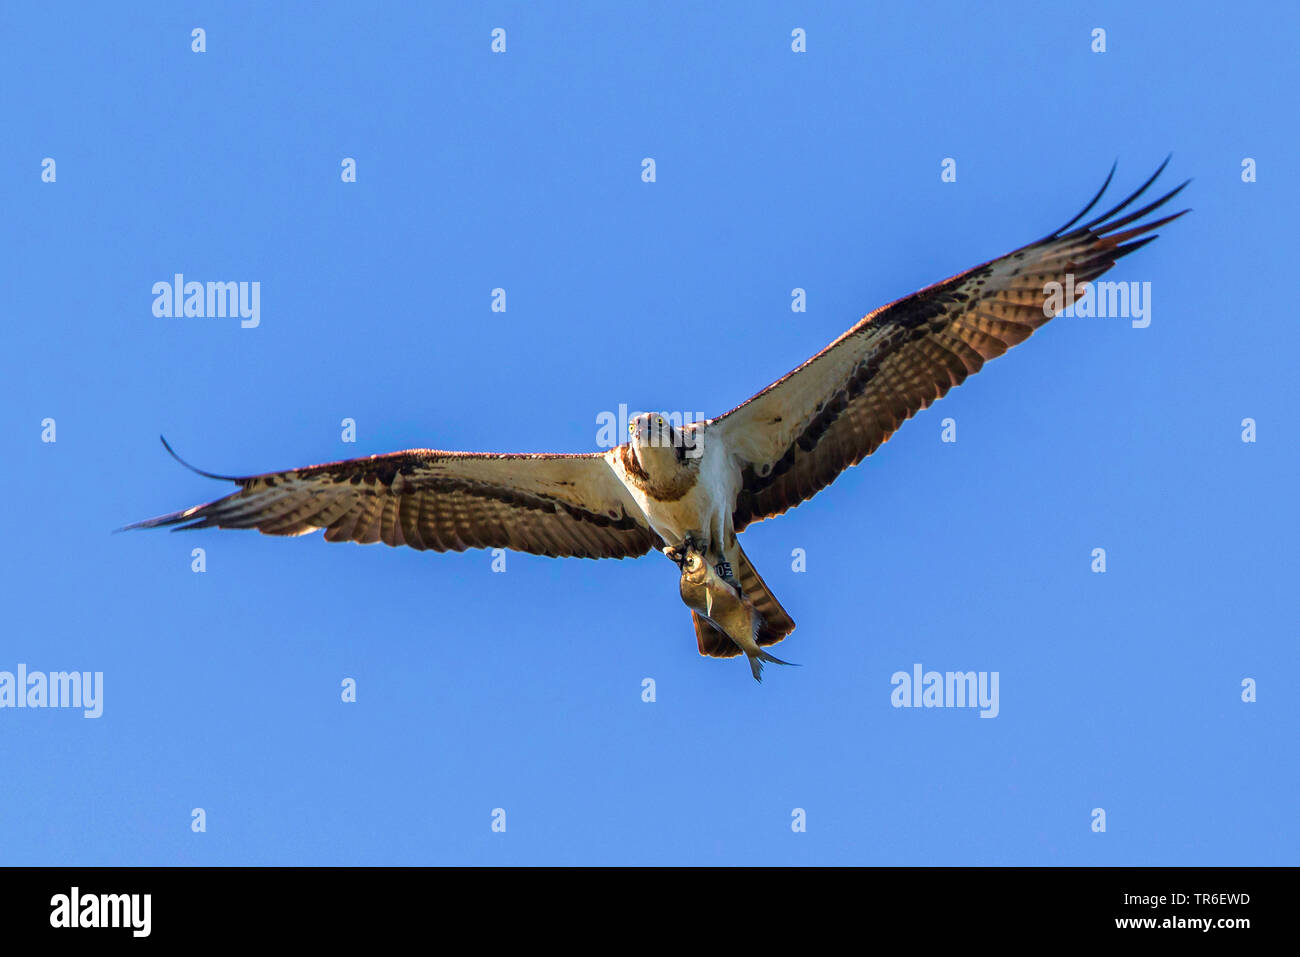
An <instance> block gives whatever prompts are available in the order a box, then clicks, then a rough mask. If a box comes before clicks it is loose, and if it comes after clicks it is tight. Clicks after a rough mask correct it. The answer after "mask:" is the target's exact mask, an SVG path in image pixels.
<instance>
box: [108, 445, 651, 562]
mask: <svg viewBox="0 0 1300 957" xmlns="http://www.w3.org/2000/svg"><path fill="white" fill-rule="evenodd" d="M163 444H164V446H166V444H167V443H166V442H165V441H164V442H163ZM167 450H168V451H169V452H170V451H171V448H170V447H168V449H167ZM173 454H175V453H173ZM196 471H197V470H196ZM201 474H204V475H207V476H208V477H210V478H219V479H227V480H229V481H233V482H235V483H236V484H238V485H239V486H240V488H239V491H237V492H233V493H232V494H230V495H227V496H226V497H225V498H222V499H218V500H217V501H215V502H208V503H207V504H206V505H195V506H194V507H193V508H187V509H185V510H184V511H180V512H173V513H172V514H170V515H163V516H160V517H159V518H152V519H148V520H147V521H143V522H137V523H136V524H134V525H128V526H127V528H153V527H157V526H161V525H171V526H176V527H178V528H207V527H210V526H216V527H218V528H256V529H257V530H258V531H261V532H264V533H265V534H267V535H305V534H307V533H308V532H314V531H318V530H319V529H322V528H323V529H325V539H326V541H331V542H339V541H349V542H360V543H362V544H370V543H373V542H383V543H384V544H386V545H409V546H411V547H412V548H418V549H432V550H434V551H439V552H443V551H456V552H459V551H464V550H465V549H467V548H510V549H514V550H516V551H521V552H531V553H533V554H535V555H549V556H554V557H560V556H576V557H581V558H624V557H632V556H636V555H644V554H645V553H646V552H648V551H650V549H652V548H657V547H659V546H660V545H661V544H662V543H661V541H660V539H659V536H658V535H657V534H655V532H654V531H652V530H651V529H650V527H649V526H648V525H647V523H646V521H645V518H644V516H643V515H642V514H641V510H640V509H639V508H638V507H637V505H636V503H635V502H634V501H633V500H632V497H631V496H630V495H629V494H628V492H627V490H626V489H625V488H624V487H623V485H622V483H621V482H619V480H618V479H617V478H616V477H615V476H614V473H613V471H612V470H611V469H610V467H609V466H608V465H607V464H606V462H605V461H604V459H603V458H602V457H601V456H600V455H598V454H593V455H496V454H488V453H473V452H440V451H436V450H432V449H412V450H409V451H405V452H393V453H390V454H388V455H372V456H370V457H368V458H359V459H347V460H345V461H341V462H330V463H328V464H325V465H312V466H308V467H306V468H300V469H290V470H288V471H285V472H268V473H266V474H263V475H250V476H244V477H235V476H225V475H212V474H211V473H206V472H204V473H201Z"/></svg>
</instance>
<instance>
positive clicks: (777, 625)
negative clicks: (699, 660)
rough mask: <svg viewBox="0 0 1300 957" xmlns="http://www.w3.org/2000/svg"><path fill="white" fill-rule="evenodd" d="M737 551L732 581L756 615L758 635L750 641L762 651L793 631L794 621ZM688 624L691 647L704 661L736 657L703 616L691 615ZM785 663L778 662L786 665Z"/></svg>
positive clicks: (735, 651)
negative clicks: (692, 639) (692, 634)
mask: <svg viewBox="0 0 1300 957" xmlns="http://www.w3.org/2000/svg"><path fill="white" fill-rule="evenodd" d="M737 549H738V551H739V556H738V560H737V562H736V578H737V580H738V581H739V582H740V588H741V590H742V591H743V592H744V594H745V597H746V598H747V599H749V600H750V601H751V602H753V604H754V609H755V610H756V611H757V612H758V613H759V625H758V631H757V632H756V633H755V635H754V639H755V640H756V641H757V642H758V643H759V645H761V646H763V647H766V646H768V645H774V644H776V643H777V642H778V641H782V640H783V639H784V638H785V637H786V636H787V635H789V634H790V632H792V631H794V627H795V626H794V619H793V618H791V617H790V615H789V614H788V613H787V612H786V610H785V609H784V608H782V607H781V603H780V602H779V601H777V600H776V596H774V595H773V594H772V593H771V592H770V591H768V589H767V583H766V582H764V581H763V578H762V576H761V575H759V574H758V572H757V571H756V570H755V569H754V566H753V565H752V564H750V561H749V558H748V557H747V556H746V555H745V552H744V550H743V549H740V548H739V546H737ZM691 621H692V622H693V624H694V625H695V643H696V645H697V646H698V647H699V649H700V654H701V655H704V656H705V657H706V658H734V657H736V655H738V654H740V653H741V652H740V648H739V647H738V646H737V645H736V643H735V642H734V641H732V640H731V639H730V638H728V637H727V634H726V632H724V631H723V630H722V629H721V628H718V627H717V626H716V625H714V624H713V622H711V621H709V619H707V618H705V617H704V616H703V615H699V614H696V613H695V612H691ZM774 660H775V659H774ZM786 663H787V662H781V664H786Z"/></svg>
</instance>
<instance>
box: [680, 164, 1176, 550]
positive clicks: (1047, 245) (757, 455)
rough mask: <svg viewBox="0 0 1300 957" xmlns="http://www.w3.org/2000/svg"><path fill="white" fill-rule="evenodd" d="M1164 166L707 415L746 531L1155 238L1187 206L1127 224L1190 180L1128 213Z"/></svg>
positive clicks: (738, 524) (886, 311)
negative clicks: (737, 483)
mask: <svg viewBox="0 0 1300 957" xmlns="http://www.w3.org/2000/svg"><path fill="white" fill-rule="evenodd" d="M1165 163H1168V160H1166V161H1165ZM1163 169H1164V164H1161V166H1160V169H1158V170H1156V172H1155V175H1153V176H1152V177H1151V178H1150V179H1149V180H1147V182H1146V183H1145V184H1144V185H1143V186H1142V187H1141V188H1140V189H1139V190H1138V191H1137V192H1135V193H1134V194H1133V195H1132V196H1130V197H1128V199H1126V200H1124V202H1122V203H1120V204H1119V205H1118V206H1116V207H1115V208H1114V209H1111V210H1110V211H1108V212H1106V213H1104V214H1103V215H1101V216H1098V217H1096V218H1095V219H1093V220H1092V221H1091V222H1088V223H1086V224H1085V225H1082V226H1078V227H1075V228H1073V229H1071V228H1070V227H1072V226H1074V224H1075V223H1077V222H1078V221H1079V220H1081V219H1082V218H1083V217H1084V216H1085V215H1087V213H1088V212H1089V211H1090V210H1091V209H1092V208H1093V207H1094V206H1095V205H1096V203H1097V201H1098V200H1099V199H1101V196H1102V193H1104V192H1105V191H1106V187H1107V186H1108V185H1109V184H1110V177H1109V176H1108V177H1107V178H1106V182H1105V183H1104V184H1103V185H1102V188H1101V190H1100V191H1098V193H1097V195H1096V196H1095V197H1093V200H1092V202H1091V203H1089V204H1088V205H1087V206H1086V207H1085V208H1084V210H1083V212H1081V213H1079V215H1078V216H1076V217H1075V218H1074V219H1072V220H1070V222H1068V223H1066V224H1065V226H1063V227H1062V228H1061V229H1059V230H1057V231H1056V232H1055V233H1052V234H1051V235H1050V236H1046V237H1044V238H1043V239H1041V240H1039V241H1038V242H1035V243H1031V244H1030V245H1028V246H1024V247H1022V248H1021V249H1017V250H1015V251H1014V252H1011V253H1008V254H1007V255H1005V256H1002V257H1001V258H999V259H994V260H992V261H990V262H987V263H985V264H984V265H982V266H976V267H975V268H974V269H970V270H968V271H966V272H964V273H961V274H960V275H958V276H954V277H952V278H951V279H947V280H945V281H943V282H940V283H936V284H935V285H933V286H930V287H928V288H926V289H923V290H921V291H920V292H917V293H914V294H913V295H911V296H908V297H906V298H905V299H900V300H898V301H897V302H894V303H891V304H890V305H888V306H884V307H882V308H880V309H877V310H876V311H875V312H873V313H871V314H870V315H868V316H867V317H866V318H864V319H863V320H862V321H861V322H859V323H858V324H857V325H856V326H854V327H853V328H852V329H850V330H849V331H848V332H846V333H845V334H844V335H842V336H841V337H840V338H839V339H837V340H835V342H833V343H831V344H830V345H829V346H827V347H826V348H825V349H823V350H822V351H821V352H820V353H818V354H817V355H815V356H813V358H811V359H809V360H808V361H807V362H805V363H804V364H803V365H802V366H800V367H799V368H798V369H795V370H794V371H793V372H791V373H790V374H789V375H787V376H786V377H785V378H783V379H781V380H779V381H777V382H775V383H773V384H772V385H770V386H768V387H767V388H766V389H764V390H763V391H762V392H760V393H759V394H758V395H756V396H754V397H753V398H752V399H750V400H749V401H748V402H745V403H744V404H743V405H740V406H738V407H737V408H735V409H733V410H731V411H730V412H728V413H726V414H725V415H723V416H721V417H719V418H717V419H715V420H713V421H711V422H709V423H708V424H707V426H706V432H705V437H706V439H705V440H706V441H708V440H709V437H710V436H716V437H718V438H720V439H721V440H722V442H723V444H724V446H725V447H726V448H727V449H728V450H729V451H730V452H731V453H732V454H734V455H736V456H737V457H738V459H739V463H740V466H741V468H742V487H741V490H740V494H739V496H738V498H737V502H736V509H735V515H734V523H735V528H736V531H740V530H741V529H743V528H744V527H745V526H746V525H748V524H750V523H751V522H756V521H760V520H762V519H764V518H769V517H771V516H773V515H779V514H781V513H782V512H784V511H786V509H789V508H792V507H793V506H795V505H798V504H799V503H800V502H802V501H805V500H806V499H809V498H811V497H812V496H813V495H815V494H816V493H817V492H818V491H819V490H821V489H823V488H825V487H826V486H827V485H829V484H830V483H831V482H833V481H834V480H835V478H836V477H837V476H838V475H839V474H840V473H841V472H842V471H844V470H845V469H846V468H849V467H850V466H852V465H856V464H857V463H858V462H860V461H862V459H863V458H864V457H866V456H867V455H870V454H871V453H872V452H874V451H875V450H876V449H877V448H879V447H880V446H881V445H882V444H883V443H884V442H885V441H886V440H887V439H888V438H889V437H890V436H891V435H892V434H893V433H894V431H895V430H896V429H897V428H898V427H899V426H900V425H902V424H903V422H904V421H906V420H907V419H909V418H911V417H912V416H913V415H915V414H916V413H917V412H919V411H920V410H921V409H924V408H926V407H927V406H929V405H930V403H931V402H933V401H934V400H935V399H938V398H940V397H941V396H943V395H944V394H945V393H946V392H947V391H948V390H949V389H950V388H951V387H953V386H955V385H959V384H960V383H961V382H962V381H964V380H965V379H966V377H967V376H969V375H971V374H972V373H975V372H978V371H979V370H980V368H981V367H982V366H983V365H984V363H985V361H987V360H989V359H992V358H995V357H996V356H1000V355H1002V353H1004V352H1006V351H1007V350H1008V349H1009V348H1011V347H1012V346H1014V345H1017V344H1019V343H1020V342H1023V341H1024V340H1025V339H1027V338H1029V336H1030V334H1031V333H1032V332H1033V331H1034V330H1035V329H1037V328H1038V327H1039V326H1041V325H1042V324H1043V323H1045V322H1047V320H1048V319H1049V318H1051V317H1052V315H1054V314H1055V310H1057V309H1060V308H1064V307H1066V306H1069V305H1070V304H1071V303H1072V302H1073V301H1074V300H1075V299H1076V298H1077V297H1078V296H1079V295H1082V294H1083V287H1082V284H1083V283H1085V282H1090V281H1092V280H1094V279H1096V278H1097V277H1098V276H1100V275H1101V274H1102V273H1104V272H1105V271H1106V270H1107V269H1109V268H1110V267H1111V266H1113V265H1114V264H1115V260H1117V259H1119V258H1120V257H1121V256H1126V255H1128V254H1129V253H1131V252H1133V251H1134V250H1136V249H1139V248H1140V247H1142V246H1144V245H1146V244H1147V243H1149V242H1151V240H1153V239H1155V238H1156V237H1155V236H1154V235H1150V236H1145V238H1141V239H1139V238H1138V237H1140V236H1143V235H1144V234H1146V233H1149V232H1150V231H1151V230H1153V229H1155V228H1156V227H1158V226H1160V225H1162V224H1164V223H1167V222H1169V221H1170V220H1172V219H1176V218H1177V217H1178V216H1181V215H1182V213H1177V214H1175V215H1173V216H1167V217H1165V218H1163V219H1158V220H1156V221H1154V222H1148V223H1144V224H1142V225H1139V226H1132V227H1129V228H1127V229H1125V228H1124V227H1126V226H1128V225H1129V224H1130V223H1132V222H1134V221H1135V220H1137V219H1140V218H1141V217H1143V216H1145V215H1147V214H1148V213H1150V212H1151V211H1152V210H1155V209H1157V208H1158V207H1160V206H1161V205H1163V204H1164V203H1166V202H1167V201H1168V200H1170V199H1171V198H1172V197H1173V196H1174V195H1176V194H1177V193H1178V192H1179V191H1180V190H1181V189H1182V188H1183V186H1186V185H1187V184H1186V183H1183V184H1182V186H1179V187H1178V188H1177V189H1174V190H1173V191H1171V192H1169V193H1167V194H1165V195H1164V196H1161V197H1160V198H1159V199H1157V200H1156V201H1155V202H1152V203H1150V204H1148V205H1146V206H1144V207H1142V208H1141V209H1138V210H1135V211H1134V212H1130V213H1127V214H1125V215H1123V216H1120V215H1119V214H1120V213H1121V212H1123V210H1125V209H1126V208H1127V207H1128V206H1130V205H1131V204H1132V203H1133V202H1134V201H1135V200H1136V199H1137V198H1138V197H1139V196H1140V195H1142V193H1144V192H1145V191H1146V189H1147V187H1149V186H1150V185H1151V183H1152V182H1154V181H1155V179H1156V177H1157V176H1159V175H1160V172H1161V170H1163ZM1111 174H1112V175H1113V174H1114V170H1113V169H1112V170H1111ZM1184 212H1186V210H1184ZM1070 277H1072V278H1073V284H1071V283H1070ZM1051 283H1059V284H1060V288H1061V290H1062V293H1061V298H1060V300H1059V301H1054V300H1053V298H1052V296H1051V295H1050V294H1049V288H1050V285H1049V284H1051ZM1071 292H1073V295H1071Z"/></svg>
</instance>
